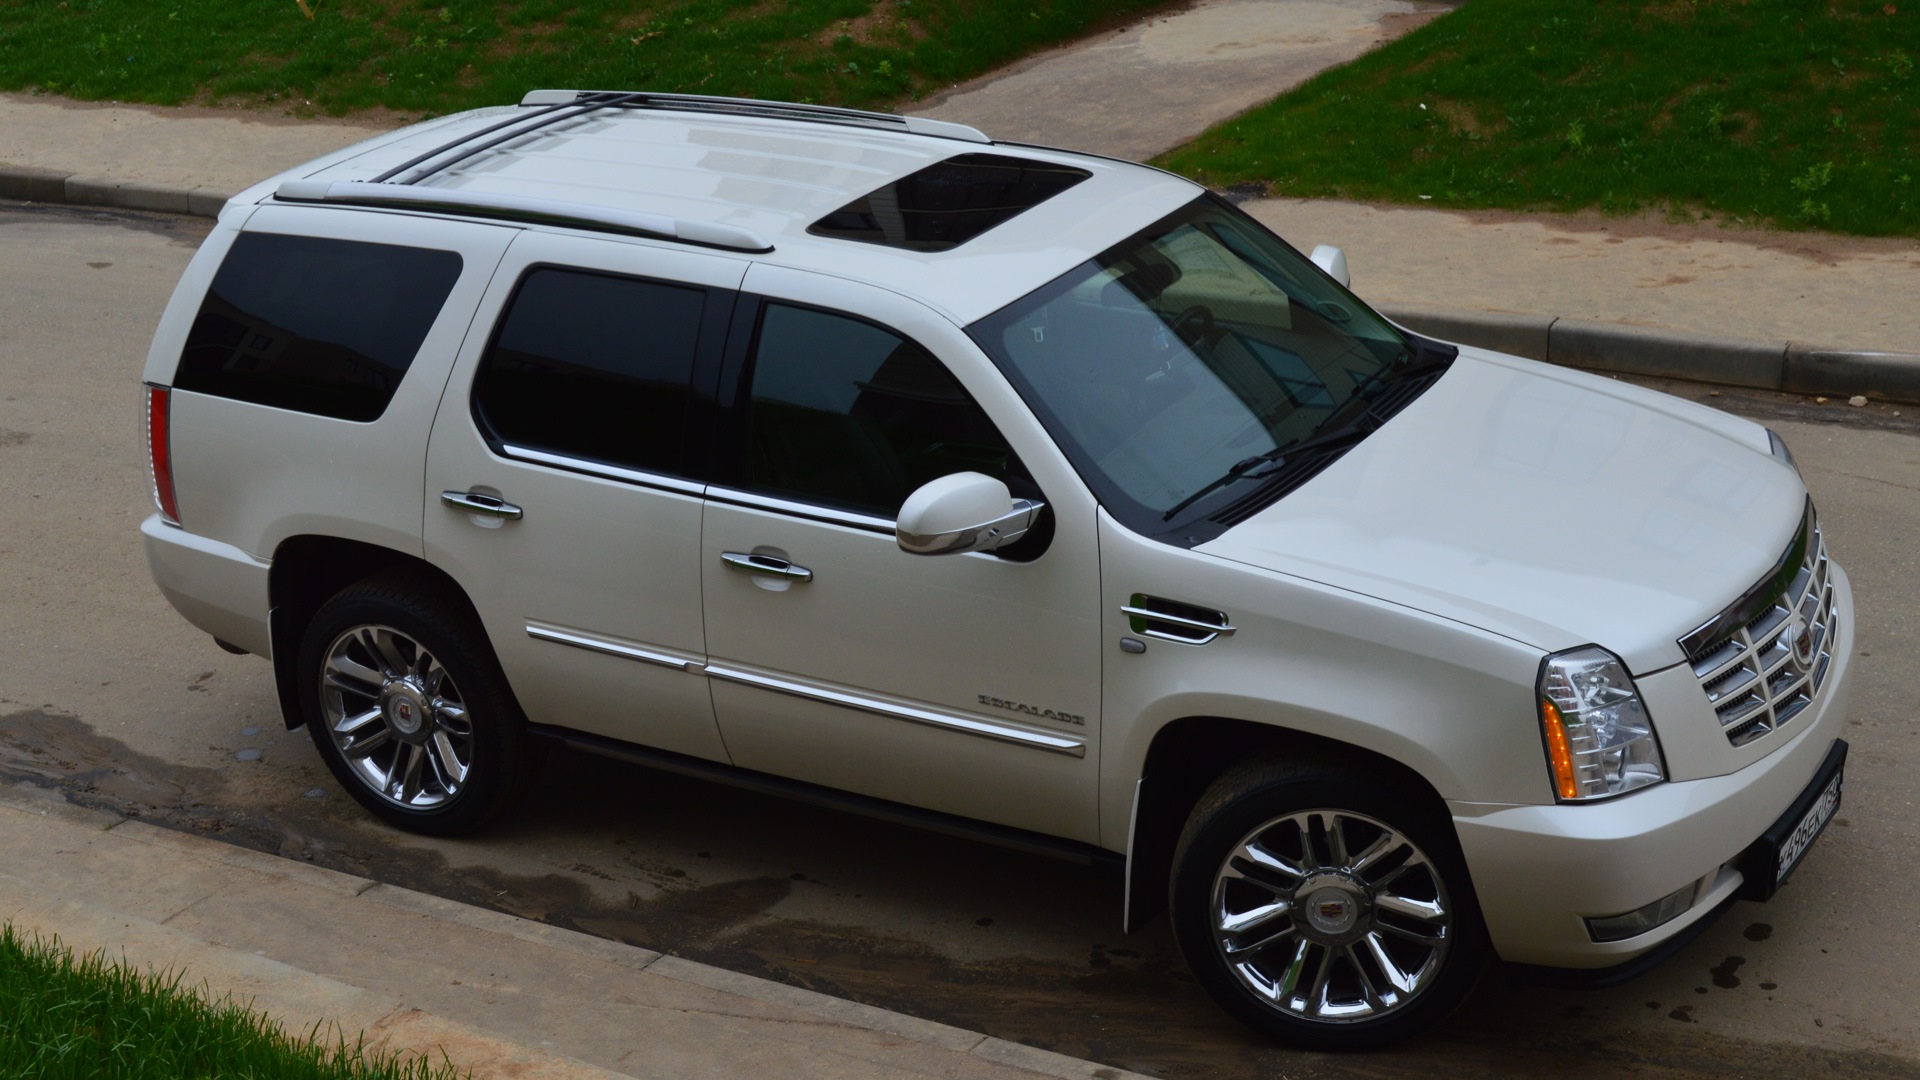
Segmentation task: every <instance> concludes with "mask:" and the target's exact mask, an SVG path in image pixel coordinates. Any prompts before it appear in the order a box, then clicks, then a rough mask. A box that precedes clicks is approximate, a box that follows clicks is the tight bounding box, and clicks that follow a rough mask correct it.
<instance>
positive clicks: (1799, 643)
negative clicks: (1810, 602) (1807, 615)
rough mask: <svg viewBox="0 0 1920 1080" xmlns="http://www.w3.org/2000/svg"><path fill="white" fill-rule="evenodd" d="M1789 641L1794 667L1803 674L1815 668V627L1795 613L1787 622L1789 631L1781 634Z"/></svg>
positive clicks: (1788, 646)
mask: <svg viewBox="0 0 1920 1080" xmlns="http://www.w3.org/2000/svg"><path fill="white" fill-rule="evenodd" d="M1781 636H1782V637H1784V638H1786V640H1787V648H1788V650H1789V651H1791V653H1792V654H1793V666H1794V668H1795V669H1796V670H1798V671H1800V672H1801V673H1803V674H1804V673H1805V672H1807V671H1809V670H1811V669H1812V667H1813V656H1814V643H1813V627H1812V626H1811V625H1809V624H1808V622H1807V620H1806V619H1804V618H1802V617H1801V616H1800V613H1799V612H1795V613H1794V614H1793V615H1792V616H1791V617H1790V618H1788V620H1787V629H1786V630H1785V632H1784V633H1782V634H1781Z"/></svg>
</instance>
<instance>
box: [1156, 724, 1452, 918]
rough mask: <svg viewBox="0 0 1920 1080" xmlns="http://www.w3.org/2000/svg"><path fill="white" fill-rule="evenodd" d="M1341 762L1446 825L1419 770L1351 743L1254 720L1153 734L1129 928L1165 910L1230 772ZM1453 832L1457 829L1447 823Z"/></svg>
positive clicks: (1438, 800)
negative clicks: (1191, 832) (1193, 827)
mask: <svg viewBox="0 0 1920 1080" xmlns="http://www.w3.org/2000/svg"><path fill="white" fill-rule="evenodd" d="M1278 755H1288V756H1294V757H1312V758H1316V759H1320V760H1329V761H1341V762H1345V763H1348V764H1353V765H1358V766H1360V767H1363V768H1365V769H1367V770H1369V771H1371V772H1375V773H1378V774H1380V775H1381V776H1384V777H1386V778H1388V779H1389V780H1390V781H1391V782H1392V783H1393V784H1394V785H1395V786H1396V788H1400V786H1401V785H1405V786H1404V788H1401V790H1404V791H1406V792H1408V793H1411V794H1412V795H1413V797H1414V798H1416V799H1418V800H1419V801H1421V802H1423V803H1427V804H1429V805H1430V806H1431V807H1432V809H1433V811H1434V812H1435V813H1436V814H1438V815H1440V816H1441V818H1442V819H1443V820H1446V819H1447V817H1448V812H1447V805H1446V801H1445V800H1444V799H1443V798H1442V797H1441V796H1440V793H1439V791H1438V790H1437V789H1436V788H1435V787H1434V786H1433V784H1432V783H1431V782H1429V781H1428V779H1427V778H1426V777H1425V776H1422V775H1421V774H1420V773H1419V772H1418V771H1417V770H1415V769H1413V768H1411V767H1409V766H1407V765H1405V764H1403V763H1401V762H1399V761H1396V760H1394V759H1393V758H1390V757H1388V756H1386V755H1385V754H1381V753H1379V752H1377V751H1374V750H1369V749H1367V748H1365V747H1362V746H1357V745H1354V744H1353V743H1347V742H1341V741H1340V740H1338V739H1331V738H1328V737H1326V736H1324V735H1315V734H1312V733H1310V732H1305V731H1299V730H1296V729H1293V728H1287V727H1281V726H1279V725H1275V724H1267V723H1260V722H1257V721H1252V720H1239V719H1234V718H1230V717H1221V716H1186V717H1181V718H1179V719H1177V720H1173V721H1170V722H1168V723H1167V724H1165V725H1163V726H1162V727H1161V728H1160V729H1159V730H1158V731H1157V732H1155V733H1154V736H1153V741H1152V743H1151V744H1150V745H1149V746H1148V749H1147V755H1146V760H1145V762H1144V763H1143V764H1142V766H1141V770H1140V776H1139V778H1138V780H1137V782H1136V788H1135V795H1134V807H1133V820H1132V825H1131V828H1130V830H1129V837H1128V843H1127V873H1126V878H1127V880H1126V905H1125V911H1126V915H1125V929H1126V930H1127V931H1129V932H1131V931H1132V930H1133V929H1134V928H1136V927H1139V926H1141V925H1143V924H1145V923H1146V922H1147V921H1149V920H1150V919H1152V918H1153V917H1154V916H1155V915H1158V914H1160V913H1161V912H1162V911H1164V910H1165V909H1166V904H1167V888H1168V885H1169V881H1170V878H1171V874H1172V868H1173V854H1174V848H1175V846H1176V845H1177V844H1178V843H1179V840H1180V831H1181V828H1182V827H1183V826H1184V825H1185V823H1186V820H1187V817H1188V815H1189V814H1190V813H1191V812H1192V811H1193V808H1194V806H1195V805H1196V804H1198V803H1199V801H1200V797H1201V795H1203V794H1204V793H1205V792H1206V790H1207V788H1208V787H1209V786H1210V785H1212V783H1213V781H1214V780H1215V779H1217V778H1218V777H1219V776H1220V775H1221V774H1222V773H1224V772H1225V771H1226V770H1227V769H1228V768H1229V767H1230V766H1232V765H1234V764H1236V763H1238V762H1240V761H1244V760H1246V759H1248V758H1250V757H1256V756H1278ZM1449 831H1451V825H1449Z"/></svg>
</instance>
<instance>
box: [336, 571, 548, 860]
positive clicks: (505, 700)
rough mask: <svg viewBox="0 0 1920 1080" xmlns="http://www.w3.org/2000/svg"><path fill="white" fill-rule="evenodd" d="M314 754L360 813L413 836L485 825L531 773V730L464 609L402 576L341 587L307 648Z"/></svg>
mask: <svg viewBox="0 0 1920 1080" xmlns="http://www.w3.org/2000/svg"><path fill="white" fill-rule="evenodd" d="M298 678H299V681H300V687H301V706H302V709H303V710H304V718H305V720H306V723H307V730H308V732H309V733H310V734H311V735H312V737H313V743H314V746H315V747H317V748H318V749H319V751H320V756H321V758H322V759H324V760H325V761H326V763H327V767H328V768H329V769H330V770H332V772H333V774H334V776H335V778H336V779H338V780H339V781H340V783H341V784H342V785H343V786H344V787H345V788H346V789H347V791H348V792H349V793H350V794H351V795H352V796H353V797H354V798H355V799H356V800H358V801H359V802H360V804H361V805H362V806H365V807H366V808H367V809H369V810H371V811H373V813H375V814H376V815H378V816H379V817H381V818H383V819H385V820H386V821H388V822H389V823H391V824H394V825H397V826H399V827H401V828H403V829H408V830H411V831H413V832H421V833H428V834H432V835H438V836H451V835H455V834H458V833H464V832H469V831H471V830H473V829H475V828H477V827H479V826H480V825H482V824H484V823H485V822H486V821H487V820H488V819H490V818H492V817H493V816H494V815H495V814H497V813H499V812H500V811H501V810H503V809H505V808H506V806H507V805H508V804H509V803H510V802H511V801H512V800H513V798H514V797H515V796H516V795H517V794H518V793H519V790H520V788H521V787H522V786H523V785H524V783H525V781H526V780H527V779H528V777H529V776H530V774H531V773H532V771H533V769H534V765H535V762H534V757H533V755H532V754H530V753H529V749H530V748H529V747H528V746H527V745H526V738H525V735H524V721H523V720H522V719H521V716H520V712H519V708H518V707H517V705H516V704H515V703H514V700H513V697H512V695H511V693H509V692H508V690H507V687H506V677H505V676H504V674H502V673H501V671H500V667H499V663H498V662H497V661H496V660H495V659H494V656H493V651H492V649H491V648H490V647H489V646H488V644H487V641H486V637H485V635H484V634H483V633H481V631H480V629H479V627H478V626H477V625H475V624H474V622H473V620H472V619H471V618H470V617H468V616H467V614H466V612H465V610H464V605H462V604H460V603H458V602H457V600H455V599H454V598H453V597H451V596H449V595H446V594H444V593H443V592H442V591H440V590H435V589H432V588H429V587H426V586H425V585H424V584H422V583H416V582H411V581H409V580H407V579H405V578H394V577H388V578H373V579H370V580H368V581H364V582H361V583H360V584H358V585H354V586H351V587H349V588H347V589H345V590H342V591H341V592H340V593H339V594H338V595H336V596H335V597H334V598H333V599H331V600H329V601H327V603H326V604H325V605H323V606H322V607H321V608H320V610H319V611H318V612H317V613H316V614H315V615H314V618H313V621H312V622H311V623H310V624H309V625H308V627H307V632H306V636H305V638H304V640H303V641H302V644H301V649H300V658H299V671H298Z"/></svg>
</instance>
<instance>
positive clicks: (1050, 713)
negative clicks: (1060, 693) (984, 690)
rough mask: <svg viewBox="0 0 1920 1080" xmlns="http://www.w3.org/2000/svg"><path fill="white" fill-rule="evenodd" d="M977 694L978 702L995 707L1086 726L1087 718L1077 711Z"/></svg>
mask: <svg viewBox="0 0 1920 1080" xmlns="http://www.w3.org/2000/svg"><path fill="white" fill-rule="evenodd" d="M978 696H979V698H980V704H982V705H991V706H993V707H994V708H996V709H1006V710H1007V711H1008V712H1017V713H1025V714H1026V715H1028V716H1037V717H1039V718H1040V719H1042V720H1058V721H1060V722H1061V723H1063V724H1077V725H1079V726H1080V727H1086V726H1087V718H1086V717H1084V716H1080V715H1079V714H1077V713H1068V712H1057V711H1055V710H1053V709H1036V708H1034V707H1033V706H1031V705H1026V704H1022V703H1021V702H1018V701H1008V700H1007V699H1006V698H997V697H993V696H991V695H988V694H980V695H978Z"/></svg>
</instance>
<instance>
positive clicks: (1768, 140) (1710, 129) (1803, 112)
mask: <svg viewBox="0 0 1920 1080" xmlns="http://www.w3.org/2000/svg"><path fill="white" fill-rule="evenodd" d="M1916 64H1920V0H1895V2H1894V3H1887V2H1886V0H1871V2H1866V0H1662V2H1651V0H1473V2H1471V3H1469V4H1467V5H1466V6H1464V7H1462V8H1461V9H1459V10H1458V11H1455V12H1453V13H1451V14H1448V15H1446V16H1444V17H1442V18H1440V19H1438V20H1436V21H1434V22H1432V23H1430V24H1428V25H1427V26H1424V27H1422V28H1421V29H1419V30H1417V31H1415V32H1414V33H1412V34H1409V35H1408V36H1407V37H1405V38H1402V39H1400V40H1399V41H1397V42H1395V43H1393V44H1392V45H1389V46H1387V47H1386V48H1383V49H1381V50H1379V51H1377V52H1375V53H1372V54H1370V55H1368V56H1366V57H1363V58H1361V59H1360V60H1358V61H1356V62H1355V63H1352V64H1349V65H1347V66H1345V67H1343V68H1339V69H1336V70H1334V71H1330V72H1327V73H1325V74H1323V75H1321V76H1320V77H1318V78H1316V79H1314V80H1312V81H1311V82H1309V83H1307V84H1305V85H1304V86H1302V87H1300V88H1299V89H1297V90H1296V91H1294V92H1292V93H1289V94H1287V95H1286V96H1284V97H1281V98H1280V99H1279V100H1277V101H1275V102H1273V103H1271V104H1269V105H1267V106H1264V107H1262V108H1259V109H1256V110H1254V111H1253V112H1251V113H1249V114H1247V115H1245V116H1242V117H1240V118H1239V119H1237V120H1234V121H1231V122H1229V123H1226V124H1223V125H1221V126H1219V127H1217V128H1215V129H1213V130H1212V131H1209V132H1207V133H1206V134H1205V135H1204V136H1203V137H1202V138H1200V139H1199V140H1198V141H1196V142H1194V143H1192V144H1189V145H1188V146H1186V147H1183V148H1181V149H1180V150H1177V151H1174V152H1173V153H1170V154H1168V155H1166V156H1165V157H1164V158H1162V159H1161V162H1160V163H1161V164H1164V165H1166V166H1168V167H1170V168H1173V169H1175V170H1178V171H1180V172H1183V173H1186V174H1188V175H1191V176H1195V177H1198V178H1201V179H1203V180H1205V181H1207V182H1208V183H1211V184H1215V185H1218V186H1222V187H1225V186H1231V185H1236V184H1248V183H1252V184H1263V185H1267V186H1268V187H1269V188H1270V190H1273V191H1275V192H1277V193H1279V194H1283V195H1289V196H1296V195H1297V196H1332V197H1339V198H1349V199H1362V200H1380V201H1388V202H1407V203H1416V204H1419V205H1434V206H1454V207H1500V208H1511V209H1534V210H1539V209H1546V210H1562V211H1564V210H1578V209H1588V208H1597V209H1601V210H1605V211H1613V212H1632V211H1638V210H1646V209H1652V210H1665V211H1667V212H1668V213H1670V214H1672V215H1674V216H1676V217H1682V218H1691V217H1692V216H1694V215H1696V214H1698V215H1702V216H1710V217H1714V218H1717V219H1720V220H1729V219H1736V220H1741V221H1749V222H1766V223H1771V224H1775V225H1781V226H1787V227H1812V228H1823V229H1829V230H1834V231H1840V232H1848V233H1856V234H1863V235H1914V234H1916V233H1920V192H1916V190H1915V186H1916V185H1915V178H1916V176H1920V73H1916V71H1915V66H1916Z"/></svg>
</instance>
